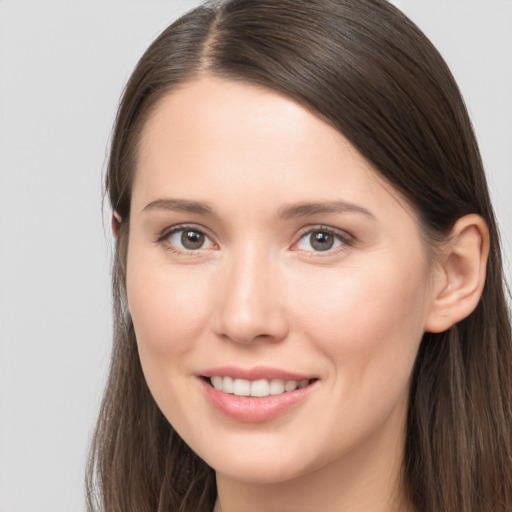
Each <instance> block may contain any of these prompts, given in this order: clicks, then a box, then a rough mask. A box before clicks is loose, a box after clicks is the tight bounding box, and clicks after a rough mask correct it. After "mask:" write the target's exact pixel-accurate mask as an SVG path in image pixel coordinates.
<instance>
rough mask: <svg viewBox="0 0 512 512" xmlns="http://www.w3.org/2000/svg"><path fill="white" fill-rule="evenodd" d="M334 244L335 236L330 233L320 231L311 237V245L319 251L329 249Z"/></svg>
mask: <svg viewBox="0 0 512 512" xmlns="http://www.w3.org/2000/svg"><path fill="white" fill-rule="evenodd" d="M333 245H334V237H333V236H332V235H331V234H330V233H325V232H323V231H319V232H317V233H314V234H313V235H312V237H311V246H312V247H313V249H316V250H317V251H327V250H329V249H330V248H331V247H332V246H333Z"/></svg>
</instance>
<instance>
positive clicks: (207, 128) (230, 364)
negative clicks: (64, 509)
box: [88, 0, 512, 512]
mask: <svg viewBox="0 0 512 512" xmlns="http://www.w3.org/2000/svg"><path fill="white" fill-rule="evenodd" d="M106 186H107V190H108V194H109V199H110V202H111V205H112V209H113V222H112V224H113V231H114V235H115V237H116V257H115V264H114V274H113V284H114V300H115V302H114V303H115V340H114V349H113V358H112V365H111V372H110V377H109V381H108V385H107V390H106V394H105V397H104V401H103V405H102V409H101V412H100V417H99V421H98V425H97V430H96V435H95V439H94V443H93V447H92V457H91V464H90V472H89V483H88V485H89V498H90V499H89V507H90V510H96V507H97V508H98V509H105V510H107V511H109V512H111V511H123V512H126V511H139V510H140V511H142V510H144V511H152V510H154V511H157V510H158V511H164V510H165V511H170V510H176V511H178V510H183V511H208V512H209V511H211V510H213V509H215V511H222V512H233V511H236V512H243V511H260V510H261V511H273V510H276V511H277V510H278V511H287V510H293V511H301V510H304V511H311V510H324V511H331V510H333V511H334V510H336V511H338V510H345V511H352V510H354V511H356V510H357V511H360V510H372V511H391V510H404V511H405V510H407V511H454V512H455V511H477V510H478V511H484V510H485V511H494V512H495V511H510V510H512V438H511V429H510V425H511V424H512V423H511V421H512V396H511V395H512V351H511V348H512V343H511V329H510V320H509V316H508V311H507V305H506V300H505V296H504V289H503V288H504V287H503V277H502V265H501V259H500V248H499V241H498V235H497V230H496V225H495V220H494V216H493V211H492V207H491V204H490V200H489V195H488V191H487V185H486V181H485V176H484V173H483V169H482V164H481V160H480V156H479V152H478V148H477V145H476V142H475V138H474V135H473V132H472V128H471V124H470V122H469V119H468V116H467V113H466V110H465V108H464V105H463V102H462V99H461V97H460V93H459V91H458V89H457V86H456V84H455V83H454V81H453V78H452V77H451V74H450V72H449V71H448V69H447V67H446V65H445V63H444V62H443V60H442V58H441V57H440V56H439V54H438V53H437V51H436V50H435V49H434V48H433V47H432V45H431V44H430V43H429V41H428V40H427V39H426V38H425V36H423V35H422V34H421V32H420V31H419V30H418V29H417V28H416V27H415V26H414V25H413V24H411V22H410V21H408V20H407V19H406V18H405V17H404V16H403V15H402V14H401V13H400V12H399V11H397V10H396V9H395V8H393V7H392V6H391V5H389V4H387V3H386V2H384V1H381V0H339V1H330V0H314V1H302V0H301V1H297V0H230V1H226V2H221V3H218V4H213V5H211V4H210V5H207V6H204V7H200V8H198V9H196V10H194V11H191V12H190V13H188V14H187V15H185V16H183V17H182V18H181V19H180V20H178V21H177V22H175V23H174V24H173V25H171V26H170V27H169V28H168V29H166V30H165V31H164V32H163V33H162V34H161V35H160V37H159V38H158V39H157V40H156V41H155V42H154V43H153V44H152V45H151V47H150V48H149V49H148V51H147V52H146V53H145V55H144V56H143V57H142V59H141V60H140V62H139V64H138V66H137V68H136V70H135V71H134V73H133V75H132V77H131V79H130V81H129V83H128V85H127V88H126V90H125V93H124V96H123V99H122V102H121V106H120V109H119V113H118V117H117V121H116V126H115V131H114V135H113V141H112V149H111V155H110V162H109V169H108V175H107V183H106ZM95 475H96V482H95ZM95 484H96V485H97V490H98V492H97V494H96V491H95V490H94V485H95Z"/></svg>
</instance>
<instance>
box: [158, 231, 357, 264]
mask: <svg viewBox="0 0 512 512" xmlns="http://www.w3.org/2000/svg"><path fill="white" fill-rule="evenodd" d="M185 231H190V232H195V233H198V234H200V235H202V236H204V237H205V240H210V242H211V243H212V244H213V245H216V244H215V243H214V242H213V241H211V238H210V237H209V236H208V235H207V234H206V233H205V232H204V230H203V229H201V228H198V227H196V226H193V225H179V226H174V227H172V228H170V229H166V230H164V231H163V232H162V233H161V234H160V235H159V236H158V238H157V239H156V243H158V244H164V245H165V249H166V250H168V251H171V252H173V253H176V254H184V255H187V256H197V255H199V251H201V250H202V249H204V248H203V247H199V248H198V249H186V248H185V249H180V248H178V247H176V246H175V245H174V244H172V243H171V242H170V241H169V239H170V238H171V237H172V236H173V235H175V234H176V233H180V232H185ZM314 233H323V234H327V235H330V236H332V237H333V238H334V239H335V242H333V243H336V240H337V241H338V242H339V245H338V246H337V247H335V248H334V249H332V248H331V247H329V248H328V249H326V250H325V251H322V250H318V251H315V250H304V251H303V252H305V253H311V254H315V255H316V256H321V255H323V254H324V255H332V254H333V253H337V252H338V251H343V250H344V249H345V248H346V247H351V246H353V245H355V238H354V237H353V236H352V235H350V234H349V233H347V232H346V231H339V230H336V229H333V228H331V227H328V226H314V227H308V228H306V229H305V230H303V231H302V233H300V235H299V237H298V239H297V241H296V242H294V243H293V244H292V246H291V247H292V249H291V250H294V251H300V250H301V249H297V248H294V247H297V246H298V245H299V244H300V243H301V241H302V240H304V239H306V237H307V236H312V235H313V234H314Z"/></svg>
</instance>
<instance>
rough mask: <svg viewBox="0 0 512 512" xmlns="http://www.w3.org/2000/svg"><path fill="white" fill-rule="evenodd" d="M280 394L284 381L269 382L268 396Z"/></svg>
mask: <svg viewBox="0 0 512 512" xmlns="http://www.w3.org/2000/svg"><path fill="white" fill-rule="evenodd" d="M281 393H284V380H282V379H272V380H271V381H270V394H271V395H280V394H281Z"/></svg>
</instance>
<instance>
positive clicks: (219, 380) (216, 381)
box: [210, 377, 223, 391]
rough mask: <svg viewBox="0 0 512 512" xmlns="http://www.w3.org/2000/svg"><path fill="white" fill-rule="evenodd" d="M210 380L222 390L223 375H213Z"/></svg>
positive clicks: (215, 386) (216, 387)
mask: <svg viewBox="0 0 512 512" xmlns="http://www.w3.org/2000/svg"><path fill="white" fill-rule="evenodd" d="M210 380H211V381H212V385H213V387H214V388H215V389H218V390H219V391H222V387H223V386H222V377H212V378H211V379H210Z"/></svg>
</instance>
